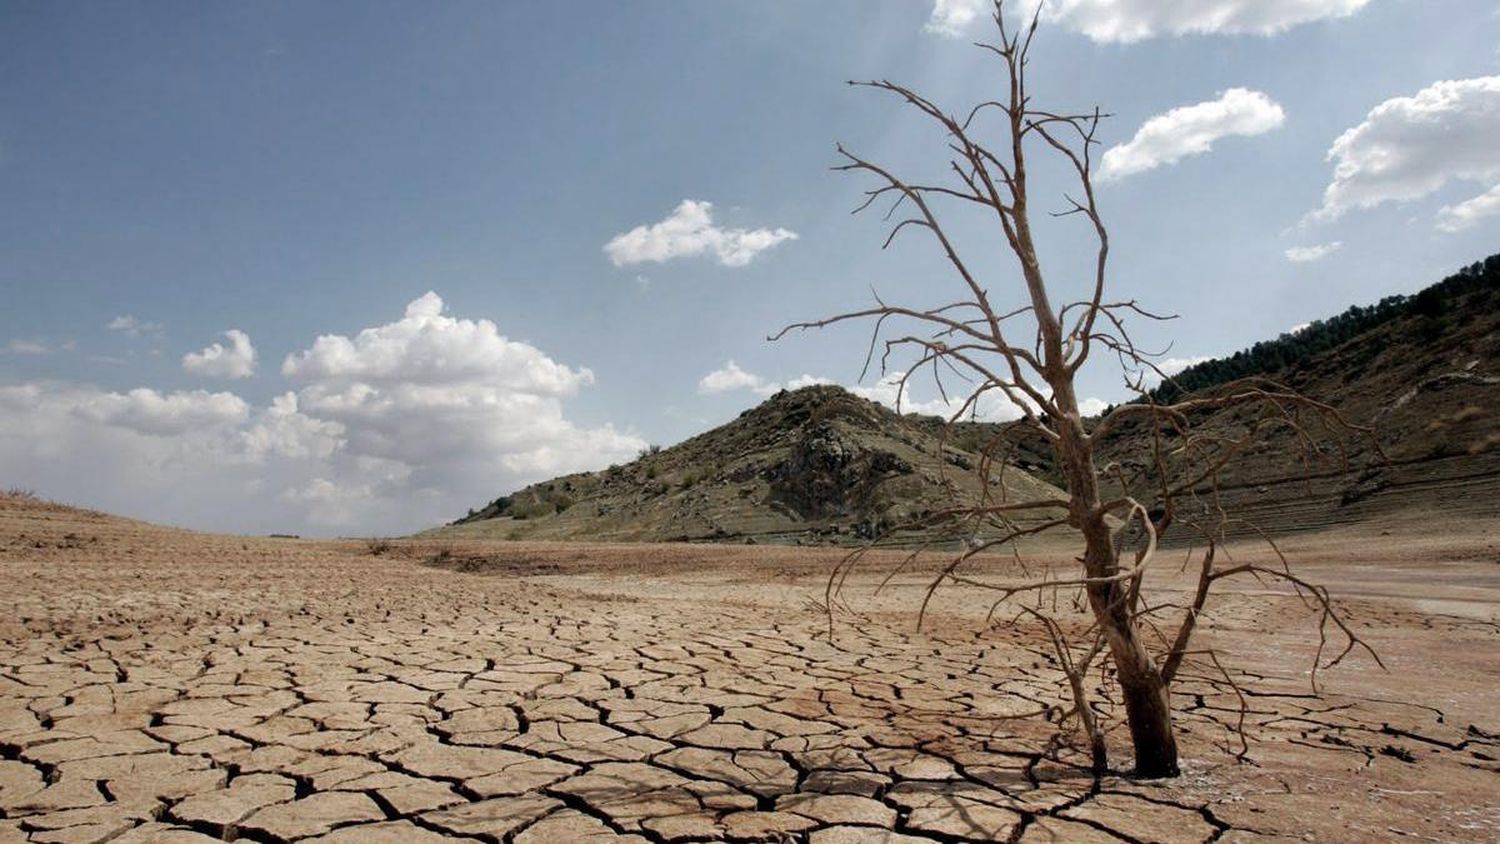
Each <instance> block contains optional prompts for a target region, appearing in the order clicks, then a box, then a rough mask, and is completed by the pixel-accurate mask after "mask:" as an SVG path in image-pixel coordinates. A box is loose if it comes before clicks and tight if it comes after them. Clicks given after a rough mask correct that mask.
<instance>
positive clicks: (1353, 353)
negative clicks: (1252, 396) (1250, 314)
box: [954, 256, 1500, 533]
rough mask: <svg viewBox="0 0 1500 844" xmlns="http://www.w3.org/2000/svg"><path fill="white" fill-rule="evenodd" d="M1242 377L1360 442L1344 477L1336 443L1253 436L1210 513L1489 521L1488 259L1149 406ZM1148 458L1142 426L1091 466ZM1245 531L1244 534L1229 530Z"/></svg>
mask: <svg viewBox="0 0 1500 844" xmlns="http://www.w3.org/2000/svg"><path fill="white" fill-rule="evenodd" d="M1304 335H1305V336H1304ZM1252 375H1253V376H1263V377H1268V378H1271V379H1273V380H1275V381H1278V382H1281V383H1283V384H1286V385H1288V386H1290V387H1292V388H1293V389H1295V390H1297V391H1298V392H1300V393H1302V394H1303V395H1305V396H1309V397H1312V398H1315V399H1318V400H1319V401H1323V402H1326V403H1328V404H1330V405H1332V406H1333V407H1335V408H1337V409H1338V411H1339V412H1340V413H1341V414H1342V415H1343V416H1344V417H1345V419H1346V420H1347V421H1348V422H1350V423H1352V424H1354V425H1362V426H1368V427H1369V428H1372V429H1373V431H1374V433H1373V440H1374V442H1373V443H1372V441H1371V439H1370V438H1369V437H1350V438H1345V439H1344V440H1343V445H1344V446H1345V448H1346V449H1347V454H1346V456H1347V458H1348V465H1347V467H1346V466H1345V465H1344V464H1343V462H1342V458H1341V457H1340V454H1339V451H1338V441H1337V440H1336V439H1335V438H1332V437H1328V436H1321V437H1320V436H1316V435H1317V434H1318V433H1320V432H1318V431H1316V430H1315V431H1313V433H1314V435H1315V436H1314V440H1315V441H1316V442H1317V443H1318V444H1319V446H1320V449H1321V453H1320V454H1316V455H1314V456H1313V458H1312V459H1311V461H1310V462H1308V463H1304V461H1303V457H1304V451H1303V449H1302V448H1301V447H1300V445H1299V443H1298V440H1297V436H1296V435H1295V434H1294V433H1293V432H1292V431H1290V430H1288V429H1284V428H1283V429H1277V430H1273V431H1270V432H1268V433H1266V434H1264V435H1262V436H1261V437H1260V438H1259V439H1258V440H1257V441H1256V443H1255V444H1254V445H1253V446H1251V447H1250V448H1249V449H1248V450H1247V451H1246V452H1245V453H1244V454H1243V456H1242V457H1241V458H1240V459H1238V460H1236V461H1235V462H1233V463H1230V464H1229V465H1228V466H1226V467H1225V469H1224V471H1223V472H1222V473H1221V475H1220V484H1219V487H1220V494H1221V502H1222V504H1223V505H1224V508H1225V510H1226V511H1227V512H1229V513H1231V514H1232V515H1234V516H1236V517H1238V518H1242V519H1244V520H1246V521H1247V522H1249V523H1250V524H1253V525H1254V526H1255V528H1259V529H1261V530H1265V531H1267V532H1270V533H1288V532H1291V531H1297V530H1308V529H1316V528H1322V527H1329V526H1333V525H1338V524H1350V523H1356V522H1364V521H1371V520H1381V519H1384V518H1387V517H1388V516H1390V515H1392V514H1395V513H1398V512H1400V513H1407V514H1411V513H1420V512H1439V511H1440V512H1442V513H1444V514H1447V515H1464V514H1468V515H1472V516H1474V517H1478V518H1493V517H1496V516H1500V256H1494V257H1491V258H1489V259H1487V260H1486V261H1484V262H1481V263H1478V264H1474V265H1473V266H1471V267H1468V268H1466V269H1465V270H1464V271H1463V272H1461V273H1458V274H1456V275H1454V276H1450V277H1449V278H1447V279H1445V280H1444V281H1442V282H1440V283H1438V284H1435V285H1433V286H1431V287H1428V288H1427V289H1425V290H1423V291H1422V292H1420V293H1418V294H1416V295H1414V296H1393V297H1388V298H1387V299H1384V300H1382V301H1381V302H1380V303H1379V304H1377V305H1375V306H1372V307H1369V308H1359V307H1356V308H1351V309H1349V310H1348V311H1346V312H1344V313H1343V314H1341V315H1340V316H1338V317H1335V318H1333V319H1331V320H1328V321H1326V322H1323V323H1317V324H1314V325H1313V326H1311V327H1309V328H1308V329H1306V330H1304V332H1300V333H1298V334H1296V335H1284V336H1283V337H1281V338H1279V339H1278V340H1274V341H1268V342H1266V343H1260V344H1257V345H1256V346H1255V347H1253V348H1252V349H1251V350H1247V351H1245V352H1240V353H1237V354H1235V355H1232V356H1230V357H1228V358H1223V359H1220V360H1216V361H1209V362H1207V363H1205V364H1201V365H1199V366H1198V367H1195V368H1193V369H1190V370H1187V371H1186V372H1184V373H1183V376H1185V377H1179V378H1178V379H1174V380H1175V381H1176V382H1177V383H1176V384H1175V385H1172V384H1169V385H1165V386H1164V387H1163V388H1161V389H1160V390H1158V391H1157V396H1156V397H1157V398H1158V399H1160V400H1162V401H1174V400H1180V399H1182V398H1185V397H1196V396H1209V395H1213V394H1215V393H1216V392H1217V391H1219V390H1222V389H1225V388H1226V387H1225V382H1226V381H1227V380H1228V379H1230V378H1242V377H1246V376H1252ZM1190 386H1191V387H1192V389H1190V390H1185V389H1184V388H1187V387H1190ZM1251 420H1252V415H1251V413H1250V412H1248V411H1247V410H1244V409H1240V410H1221V411H1217V412H1214V413H1206V414H1202V415H1200V416H1199V417H1198V418H1196V419H1195V420H1194V421H1195V424H1196V425H1197V426H1198V427H1199V429H1200V430H1203V431H1209V432H1212V433H1215V434H1219V435H1222V436H1226V437H1234V436H1238V435H1241V434H1243V433H1244V432H1245V431H1246V430H1248V425H1249V423H1250V422H1251ZM995 430H996V428H995V426H989V425H973V424H969V425H961V426H960V427H959V430H958V431H956V432H955V434H954V441H955V443H956V444H957V445H960V446H963V445H965V444H972V443H973V442H976V441H978V440H979V439H980V438H983V437H990V436H994V434H995ZM1005 434H1006V436H1007V437H1008V438H1009V439H1010V440H1011V441H1012V443H1013V445H1014V448H1015V455H1016V457H1015V460H1016V461H1017V463H1018V465H1020V466H1021V467H1023V468H1025V469H1027V470H1028V471H1031V472H1032V473H1034V474H1035V475H1037V476H1038V477H1040V478H1043V479H1047V480H1052V481H1053V482H1056V483H1060V482H1061V480H1060V478H1059V477H1058V475H1057V472H1056V467H1055V466H1053V465H1052V455H1051V452H1050V450H1049V449H1048V448H1047V446H1046V443H1045V442H1043V441H1042V440H1041V438H1040V437H1038V436H1037V435H1036V434H1035V433H1034V432H1031V431H1029V430H1025V429H1023V428H1021V427H1019V426H1012V427H1010V428H1007V429H1006V431H1005ZM1374 443H1378V444H1379V449H1378V450H1377V449H1376V448H1375V447H1374ZM1168 445H1169V446H1170V443H1169V444H1168ZM1381 452H1383V454H1384V457H1383V458H1382V456H1381ZM1151 453H1152V444H1151V441H1150V437H1149V432H1148V428H1147V427H1146V426H1145V425H1137V426H1134V427H1130V426H1126V427H1121V428H1119V429H1117V430H1116V431H1115V432H1114V433H1113V434H1111V435H1109V436H1108V437H1107V438H1106V439H1105V441H1104V442H1103V443H1101V445H1100V449H1099V455H1098V458H1099V463H1100V465H1105V464H1108V463H1111V462H1115V463H1119V464H1120V465H1121V466H1122V467H1124V468H1125V469H1126V471H1127V472H1129V471H1130V470H1132V469H1141V468H1143V467H1144V464H1145V462H1146V461H1147V460H1148V459H1149V456H1150V455H1151ZM1199 492H1201V493H1204V494H1206V493H1208V492H1209V489H1208V488H1207V487H1206V486H1205V487H1200V489H1199ZM1138 494H1141V495H1149V494H1150V490H1149V489H1142V490H1139V491H1138ZM1251 530H1253V528H1251V527H1250V525H1249V524H1246V525H1240V526H1238V527H1237V528H1236V529H1235V530H1233V531H1231V533H1235V532H1238V533H1245V532H1249V531H1251Z"/></svg>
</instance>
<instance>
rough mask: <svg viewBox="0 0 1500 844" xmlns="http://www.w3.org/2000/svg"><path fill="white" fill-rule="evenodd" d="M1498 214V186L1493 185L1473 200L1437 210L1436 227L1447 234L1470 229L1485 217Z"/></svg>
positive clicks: (1499, 209)
mask: <svg viewBox="0 0 1500 844" xmlns="http://www.w3.org/2000/svg"><path fill="white" fill-rule="evenodd" d="M1496 214H1500V184H1497V185H1495V186H1494V187H1492V188H1490V189H1489V190H1487V191H1485V192H1484V193H1482V194H1480V195H1479V196H1476V197H1474V198H1473V199H1466V200H1464V201H1463V202H1460V203H1458V204H1457V205H1445V206H1443V207H1442V208H1441V209H1439V210H1438V223H1437V227H1438V228H1439V229H1440V230H1442V231H1445V232H1448V233H1449V234H1453V233H1456V232H1461V231H1463V230H1465V229H1471V228H1473V227H1474V226H1476V225H1478V224H1479V221H1480V220H1483V219H1484V218H1485V217H1493V216H1495V215H1496Z"/></svg>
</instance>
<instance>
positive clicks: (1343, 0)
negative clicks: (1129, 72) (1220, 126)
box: [929, 0, 1370, 43]
mask: <svg viewBox="0 0 1500 844" xmlns="http://www.w3.org/2000/svg"><path fill="white" fill-rule="evenodd" d="M1369 3H1370V0H1024V2H1022V3H1021V5H1020V10H1021V12H1022V14H1023V15H1025V16H1026V17H1030V16H1031V14H1032V13H1033V12H1034V11H1035V10H1036V8H1037V6H1038V5H1040V6H1041V7H1042V20H1044V21H1049V22H1055V23H1058V24H1061V25H1063V26H1065V27H1067V28H1068V29H1071V30H1073V31H1075V32H1081V33H1083V34H1084V35H1086V36H1088V37H1089V38H1091V39H1093V40H1094V41H1100V42H1126V43H1128V42H1134V41H1141V40H1144V39H1147V38H1153V37H1156V36H1161V35H1206V34H1222V35H1236V34H1253V35H1275V34H1276V33H1278V32H1283V31H1285V30H1287V29H1290V28H1292V27H1294V26H1298V25H1300V24H1305V23H1310V22H1312V21H1317V20H1326V19H1330V18H1342V17H1348V16H1349V15H1352V14H1354V13H1355V12H1358V11H1359V10H1360V9H1363V8H1364V7H1365V6H1367V5H1369ZM938 5H947V4H945V3H944V2H943V0H938ZM961 5H974V4H973V3H972V2H971V3H965V4H961ZM933 14H934V17H936V15H937V9H936V8H934V10H933ZM972 19H973V18H972V17H969V18H965V19H964V20H965V22H967V21H968V20H972ZM929 25H930V24H929Z"/></svg>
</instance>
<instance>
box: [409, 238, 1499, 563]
mask: <svg viewBox="0 0 1500 844" xmlns="http://www.w3.org/2000/svg"><path fill="white" fill-rule="evenodd" d="M1252 375H1253V376H1261V377H1267V378H1272V379H1274V380H1276V381H1279V382H1282V383H1285V384H1287V385H1289V386H1291V387H1293V388H1294V389H1296V390H1298V391H1300V392H1301V393H1302V394H1304V395H1306V396H1310V397H1312V398H1315V399H1318V400H1320V401H1323V402H1327V403H1328V404H1331V405H1333V406H1334V407H1335V408H1337V409H1338V410H1339V412H1340V413H1342V414H1343V415H1344V417H1345V418H1346V419H1347V420H1348V421H1349V422H1350V423H1352V424H1354V425H1360V426H1368V427H1369V428H1371V429H1373V434H1372V435H1371V436H1354V437H1344V438H1342V439H1341V438H1338V437H1329V436H1315V437H1314V439H1315V444H1316V448H1317V450H1316V451H1315V452H1313V453H1311V454H1308V453H1306V452H1305V451H1304V450H1303V448H1302V447H1301V445H1300V444H1299V441H1298V437H1297V435H1296V434H1294V433H1293V432H1292V431H1290V430H1288V429H1285V428H1282V429H1276V430H1271V431H1269V432H1266V433H1265V434H1264V435H1262V436H1261V437H1260V438H1259V439H1258V440H1257V441H1256V442H1255V444H1254V445H1252V446H1251V447H1250V448H1248V449H1247V450H1246V451H1245V453H1244V454H1243V456H1242V457H1241V458H1240V459H1239V460H1237V461H1235V462H1233V463H1231V464H1230V465H1229V466H1227V467H1226V468H1225V470H1224V471H1223V472H1222V473H1221V474H1220V478H1219V491H1220V493H1221V495H1222V503H1224V504H1225V506H1226V509H1227V510H1229V511H1231V512H1233V513H1234V514H1235V515H1236V516H1238V517H1241V518H1243V519H1245V520H1246V521H1247V524H1242V525H1238V526H1236V527H1235V528H1234V531H1235V532H1240V533H1244V532H1249V531H1253V530H1255V529H1263V530H1266V531H1268V532H1271V533H1286V532H1291V531H1297V530H1306V529H1314V528H1321V527H1328V526H1333V525H1338V524H1349V523H1356V522H1362V521H1369V520H1378V519H1381V518H1384V517H1386V516H1388V515H1390V514H1392V513H1396V512H1398V511H1401V512H1406V513H1419V512H1423V511H1433V510H1441V511H1442V512H1444V513H1447V514H1450V515H1462V514H1472V515H1473V516H1475V517H1479V518H1490V517H1494V516H1497V515H1500V256H1495V257H1491V258H1490V259H1488V260H1487V261H1484V262H1482V263H1478V264H1475V265H1473V266H1471V267H1468V268H1466V269H1465V270H1464V271H1462V272H1460V273H1458V274H1456V275H1454V276H1451V277H1449V278H1448V279H1445V280H1444V281H1442V282H1440V283H1438V284H1436V285H1433V286H1432V287H1429V288H1427V289H1426V290H1424V291H1422V292H1420V293H1418V294H1416V295H1414V296H1409V297H1408V296H1393V297H1388V298H1386V299H1384V300H1382V301H1381V302H1380V303H1378V304H1376V305H1374V306H1371V307H1368V308H1366V307H1355V308H1351V309H1349V310H1348V311H1346V312H1345V313H1343V314H1341V315H1339V316H1337V317H1334V318H1332V319H1329V320H1326V321H1322V322H1319V323H1314V324H1313V325H1310V326H1308V327H1307V328H1305V329H1303V330H1302V331H1299V332H1298V333H1296V334H1294V335H1293V334H1288V335H1283V336H1282V337H1281V338H1278V339H1277V340H1272V341H1267V342H1265V343H1260V344H1257V345H1256V346H1254V347H1252V348H1251V349H1249V350H1246V351H1244V352H1240V353H1237V354H1235V355H1232V356H1229V357H1227V358H1223V359H1220V360H1218V361H1210V362H1207V363H1205V364H1200V365H1199V366H1197V367H1194V368H1191V369H1189V370H1187V371H1185V372H1184V373H1183V374H1182V375H1181V376H1179V377H1178V378H1177V379H1174V383H1171V384H1168V385H1165V386H1163V387H1162V388H1161V389H1160V390H1159V391H1158V392H1157V394H1156V397H1157V398H1158V399H1161V400H1167V399H1172V398H1181V397H1183V396H1186V395H1197V396H1207V395H1212V394H1214V392H1215V391H1217V390H1222V389H1225V385H1226V384H1227V383H1228V381H1229V380H1230V379H1234V378H1243V377H1246V376H1252ZM1253 421H1254V420H1253V417H1252V415H1251V414H1250V413H1249V412H1247V411H1245V410H1243V409H1242V410H1227V411H1220V412H1215V413H1205V414H1202V415H1201V416H1200V417H1199V418H1198V419H1196V420H1195V422H1196V424H1197V425H1198V426H1199V427H1200V429H1201V430H1204V431H1208V432H1211V433H1213V434H1216V435H1220V436H1223V437H1227V438H1232V437H1235V436H1237V435H1239V434H1242V433H1243V432H1245V431H1246V430H1248V426H1249V425H1250V424H1252V423H1253ZM1313 433H1314V434H1318V433H1320V432H1317V431H1314V432H1313ZM996 437H999V438H1001V440H1002V441H1004V442H1005V443H1006V447H1005V457H1006V460H1007V462H1008V464H1009V468H1008V469H1007V471H1006V473H1005V486H1006V493H1007V495H1010V496H1012V497H1013V498H1019V499H1023V500H1024V499H1027V498H1035V497H1040V496H1042V495H1048V494H1054V493H1055V490H1056V487H1055V486H1053V485H1054V484H1061V483H1062V479H1061V477H1060V476H1059V475H1058V473H1057V472H1056V467H1055V466H1054V465H1053V463H1052V455H1051V452H1050V449H1049V448H1048V447H1047V444H1046V443H1045V442H1044V441H1042V440H1041V438H1040V437H1039V436H1037V435H1036V433H1035V432H1034V431H1031V430H1030V429H1028V428H1026V427H1025V426H1022V425H1017V424H1007V425H995V424H984V423H962V424H959V425H957V426H955V427H954V428H953V429H952V430H950V431H948V432H947V433H946V435H945V434H944V431H943V424H942V422H941V420H938V419H935V418H930V417H919V416H899V415H897V414H895V413H893V412H891V411H890V410H887V409H885V408H883V407H881V406H879V405H876V404H873V403H871V402H868V401H865V400H863V399H859V398H857V397H855V396H852V395H850V394H849V393H847V392H845V391H843V390H841V389H839V388H837V387H826V386H825V387H811V388H807V389H804V390H798V391H795V392H783V393H780V394H778V395H776V396H774V397H772V398H771V399H769V400H768V401H766V402H765V403H764V404H762V405H761V406H760V407H756V408H753V409H751V410H748V411H746V412H745V413H744V414H742V415H741V416H740V417H739V418H738V419H736V420H735V421H733V422H731V423H729V424H727V425H724V426H722V427H720V428H716V429H714V430H712V431H709V432H707V433H705V434H702V435H700V436H698V437H694V438H693V439H690V440H688V441H686V442H684V443H682V444H681V445H678V446H676V447H673V448H670V449H666V450H663V451H660V452H659V453H652V454H646V455H643V456H642V457H641V458H640V459H638V460H636V461H634V462H633V463H630V464H627V465H624V466H616V467H611V468H610V469H609V470H606V471H604V472H596V473H584V474H578V475H569V476H566V477H562V478H557V479H555V480H552V481H548V482H546V483H541V484H536V485H533V486H531V487H527V488H526V489H523V490H521V491H519V492H517V493H515V494H513V495H509V496H505V497H502V498H499V499H497V500H495V501H493V502H491V503H490V504H488V505H487V506H485V507H483V508H481V509H479V510H478V511H476V512H474V513H472V514H470V515H469V516H467V517H466V518H464V519H461V520H459V522H457V523H455V524H454V525H452V526H449V527H446V528H442V529H439V530H438V531H436V533H437V534H439V535H448V536H476V537H498V538H513V539H599V540H629V541H663V540H692V541H721V542H743V541H751V540H753V541H770V542H783V543H788V542H801V543H807V544H822V543H834V544H855V543H859V542H861V541H863V540H865V539H868V538H869V537H871V536H873V535H876V534H884V533H885V532H886V531H887V530H889V529H890V528H891V527H893V526H895V525H899V524H903V523H907V522H910V521H911V520H912V519H914V518H919V517H921V516H923V515H924V514H927V513H930V512H932V511H935V510H939V509H941V508H943V507H946V506H950V504H949V502H951V501H952V500H953V499H952V497H951V496H952V494H953V493H954V492H956V493H957V494H958V495H960V496H963V497H966V498H967V499H968V500H974V498H975V497H976V496H977V495H978V492H979V483H978V480H977V479H976V478H975V477H974V473H973V472H972V471H970V470H971V469H972V467H974V466H975V465H977V462H978V459H979V458H978V456H977V454H978V453H979V452H980V451H981V450H982V448H983V447H984V444H985V443H986V442H992V441H994V440H995V438H996ZM1377 443H1378V445H1379V448H1376V444H1377ZM1151 448H1152V446H1151V440H1150V436H1149V432H1148V430H1147V429H1146V427H1145V426H1144V425H1137V426H1133V427H1132V426H1125V427H1121V428H1119V429H1117V430H1116V431H1115V432H1113V434H1111V435H1110V436H1109V437H1108V438H1107V439H1106V440H1105V441H1104V442H1103V443H1101V445H1100V451H1099V462H1100V465H1105V464H1108V463H1118V464H1119V465H1120V466H1121V467H1123V468H1124V469H1125V471H1126V472H1127V474H1129V473H1132V472H1134V473H1138V472H1140V471H1141V470H1142V469H1144V468H1145V465H1146V461H1147V459H1149V455H1150V454H1151ZM1382 455H1383V456H1382ZM1305 458H1307V459H1305ZM1344 458H1347V464H1346V463H1345V462H1344ZM1174 465H1175V466H1176V468H1177V470H1178V471H1179V472H1186V471H1188V468H1189V467H1188V466H1187V464H1186V463H1185V462H1183V461H1181V460H1179V461H1178V462H1177V463H1175V464H1174ZM1199 491H1200V492H1202V493H1205V494H1206V493H1208V492H1209V489H1208V488H1207V487H1204V488H1201V489H1200V490H1199ZM1135 492H1136V494H1137V495H1138V496H1141V497H1143V498H1149V497H1150V495H1151V492H1152V489H1151V488H1149V487H1147V486H1146V485H1144V484H1142V485H1141V488H1139V489H1137V490H1135ZM1199 506H1206V505H1204V504H1201V503H1200V505H1199ZM1251 525H1254V527H1251ZM925 536H927V534H925V533H923V532H921V531H918V532H914V533H909V534H908V535H907V536H906V537H905V539H907V540H910V541H916V540H920V539H922V538H924V537H925Z"/></svg>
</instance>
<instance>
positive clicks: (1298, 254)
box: [1286, 240, 1344, 264]
mask: <svg viewBox="0 0 1500 844" xmlns="http://www.w3.org/2000/svg"><path fill="white" fill-rule="evenodd" d="M1343 246H1344V244H1343V243H1342V242H1340V241H1337V240H1335V241H1333V242H1331V243H1318V244H1314V245H1312V246H1293V247H1291V248H1290V249H1288V250H1286V259H1287V260H1288V261H1291V262H1292V263H1294V264H1310V263H1312V262H1313V261H1321V260H1323V259H1324V258H1327V257H1328V256H1329V255H1332V254H1333V253H1335V252H1337V251H1339V250H1340V249H1341V248H1343Z"/></svg>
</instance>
